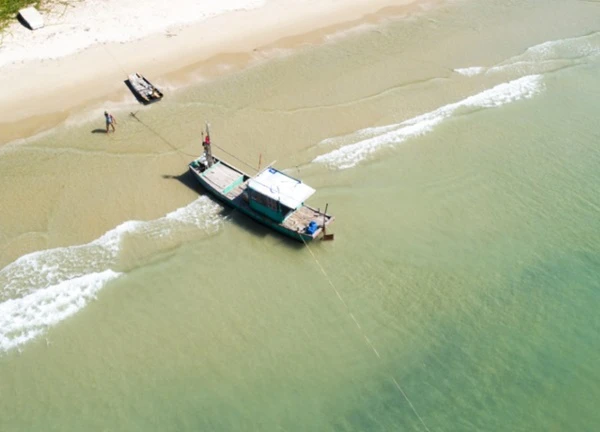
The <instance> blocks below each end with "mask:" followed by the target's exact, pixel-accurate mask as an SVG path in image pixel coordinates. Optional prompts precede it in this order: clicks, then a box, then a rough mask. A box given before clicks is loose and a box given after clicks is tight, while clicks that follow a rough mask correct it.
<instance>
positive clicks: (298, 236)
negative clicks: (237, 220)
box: [189, 166, 333, 243]
mask: <svg viewBox="0 0 600 432" xmlns="http://www.w3.org/2000/svg"><path fill="white" fill-rule="evenodd" d="M189 169H190V171H191V173H192V174H193V175H194V177H195V178H196V180H198V182H199V183H200V184H201V185H202V187H203V188H204V189H206V190H207V191H208V192H209V193H210V194H211V195H212V196H213V197H215V198H216V199H218V200H219V201H220V202H222V203H223V204H225V205H227V206H228V207H231V208H233V209H236V210H239V211H240V212H242V213H243V214H245V215H246V216H248V217H250V218H252V219H253V220H255V221H256V222H258V223H260V224H262V225H264V226H266V227H268V228H271V229H272V230H274V231H276V232H278V233H280V234H282V235H284V236H286V237H288V238H291V239H293V240H296V241H299V242H305V243H308V242H310V241H312V240H314V239H315V238H317V237H319V235H320V234H321V233H322V230H321V229H320V230H319V231H318V232H316V233H315V234H314V235H311V234H308V233H304V232H299V231H294V230H291V229H288V228H286V227H283V226H281V225H280V224H278V223H276V222H274V221H272V220H270V219H268V218H266V217H265V216H263V215H261V214H260V213H257V212H255V211H253V210H252V209H251V208H250V207H249V206H246V205H239V204H238V202H237V201H236V200H231V199H229V198H228V197H227V196H226V195H224V194H222V193H221V192H220V191H218V190H216V189H215V188H214V187H212V185H210V184H209V183H208V182H207V181H206V179H205V178H204V177H203V176H202V174H201V173H199V172H198V171H197V170H196V169H194V168H193V167H192V166H190V167H189ZM331 220H333V218H331Z"/></svg>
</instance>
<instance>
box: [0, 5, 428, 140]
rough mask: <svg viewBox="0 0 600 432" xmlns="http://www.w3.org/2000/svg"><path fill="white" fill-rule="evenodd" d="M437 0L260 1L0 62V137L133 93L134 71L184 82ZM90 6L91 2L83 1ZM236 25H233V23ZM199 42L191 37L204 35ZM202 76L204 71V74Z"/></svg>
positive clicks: (27, 133) (169, 82)
mask: <svg viewBox="0 0 600 432" xmlns="http://www.w3.org/2000/svg"><path fill="white" fill-rule="evenodd" d="M435 3H439V0H429V1H423V0H375V1H373V0H353V1H352V3H351V4H348V2H346V3H345V4H344V5H341V4H340V2H337V1H335V0H328V1H324V2H323V1H322V2H314V1H307V2H305V3H304V4H303V7H300V6H298V5H297V4H296V3H294V2H293V0H269V1H267V3H266V4H265V5H263V6H261V7H259V8H256V9H250V10H235V11H230V12H225V13H222V14H220V15H217V16H212V17H209V18H207V19H205V20H202V21H198V22H195V23H192V24H189V25H186V26H183V27H182V26H179V29H178V30H177V31H173V30H168V31H170V33H169V32H168V33H166V34H165V33H164V32H163V30H162V29H161V30H160V31H161V33H155V34H152V35H150V36H147V37H144V38H141V39H137V40H132V41H129V42H119V43H100V44H97V45H93V46H91V47H89V48H86V49H84V50H82V51H80V52H77V53H75V54H71V55H67V56H64V57H60V58H57V59H41V60H32V61H27V62H24V63H22V64H18V65H17V64H13V65H9V66H5V67H3V68H2V69H1V70H0V84H1V85H2V86H3V87H4V88H5V89H6V90H5V92H4V95H3V96H4V97H3V98H2V100H1V101H0V111H2V112H3V113H6V114H5V115H3V119H2V120H1V121H0V131H2V132H0V145H3V144H7V143H10V142H13V141H16V140H19V139H24V138H27V137H31V136H34V135H36V134H39V133H42V132H44V131H46V130H49V129H51V128H53V127H56V126H58V125H59V124H61V123H62V122H64V121H65V120H67V119H68V118H69V117H70V116H71V115H73V114H75V113H77V112H81V111H82V110H85V109H86V108H89V107H91V106H93V105H100V104H102V103H103V102H118V101H121V100H123V99H124V98H125V97H127V94H128V92H129V91H128V89H127V88H126V87H125V85H124V84H123V81H124V80H125V79H126V77H127V74H128V73H132V72H140V73H143V74H144V75H146V76H147V77H149V78H150V79H151V80H152V81H153V82H154V83H155V84H157V85H158V86H159V87H160V86H163V87H164V86H165V85H166V86H167V87H174V88H181V87H185V86H187V85H190V84H192V83H194V82H197V81H198V80H199V79H211V78H214V77H217V76H219V75H223V74H225V73H232V72H235V71H238V70H241V69H243V68H245V67H248V66H251V65H252V64H255V63H258V62H261V61H265V60H268V59H269V58H273V57H275V56H277V55H280V53H281V52H286V51H289V50H293V49H297V48H299V47H302V46H305V45H311V44H318V43H324V42H326V41H327V38H328V37H330V36H331V35H334V34H336V33H340V32H344V31H348V30H351V29H353V28H357V27H360V26H361V25H367V26H368V25H372V24H377V23H379V22H382V21H383V20H385V19H388V18H390V19H391V18H394V17H402V16H405V15H407V14H410V13H413V12H416V11H418V10H419V9H420V8H425V7H427V6H428V5H430V4H435ZM79 7H85V4H83V5H81V6H79ZM231 29H235V31H231ZM199 40H201V41H202V43H201V44H199V45H196V44H194V43H190V41H199ZM199 76H201V78H199Z"/></svg>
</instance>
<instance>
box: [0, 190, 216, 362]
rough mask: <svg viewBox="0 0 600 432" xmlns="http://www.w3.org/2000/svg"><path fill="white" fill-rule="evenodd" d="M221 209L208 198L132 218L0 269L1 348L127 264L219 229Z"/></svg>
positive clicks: (34, 331) (67, 309) (89, 294)
mask: <svg viewBox="0 0 600 432" xmlns="http://www.w3.org/2000/svg"><path fill="white" fill-rule="evenodd" d="M219 210H220V207H219V206H217V205H216V204H215V203H213V202H212V201H211V200H210V199H209V198H207V197H200V198H198V199H197V200H195V201H193V202H192V203H190V204H188V205H187V206H185V207H182V208H180V209H177V210H175V211H173V212H171V213H169V214H167V215H166V216H163V217H161V218H159V219H155V220H150V221H127V222H124V223H122V224H121V225H119V226H117V227H116V228H114V229H112V230H110V231H108V232H106V233H105V234H104V235H103V236H101V237H100V238H98V239H96V240H94V241H92V242H90V243H87V244H84V245H77V246H68V247H59V248H54V249H48V250H42V251H38V252H33V253H30V254H27V255H24V256H22V257H20V258H18V259H17V260H16V261H14V262H13V263H11V264H9V265H7V266H6V267H4V268H3V269H2V270H0V287H2V288H1V289H0V352H2V351H8V350H10V349H13V348H16V347H18V346H20V345H22V344H24V343H26V342H28V341H30V340H32V339H33V338H35V337H37V336H39V335H40V334H42V333H43V332H44V331H45V329H46V328H47V327H48V326H51V325H55V324H57V323H59V322H61V321H63V320H64V319H66V318H68V317H69V316H71V315H73V314H74V313H76V312H77V311H78V310H80V309H82V308H83V307H84V306H85V305H86V304H87V303H88V302H89V301H90V299H92V298H93V297H95V295H96V293H97V292H98V291H99V290H100V289H102V288H103V287H104V286H106V284H108V283H109V282H110V281H112V280H114V279H116V278H117V277H118V276H119V275H121V274H123V273H124V272H126V271H128V270H130V266H131V264H128V263H130V262H132V261H135V262H138V263H139V262H142V263H143V262H144V260H148V259H149V258H150V257H152V256H153V255H155V254H157V253H160V252H161V251H164V250H166V249H168V248H172V247H174V246H176V245H178V244H181V243H183V242H184V241H185V240H186V239H187V238H189V236H190V231H194V232H198V231H199V232H201V233H204V234H212V233H214V232H216V231H218V229H219V227H220V225H221V221H222V218H220V217H219ZM123 255H126V257H125V258H126V259H124V257H123ZM131 255H133V258H135V260H132V257H131Z"/></svg>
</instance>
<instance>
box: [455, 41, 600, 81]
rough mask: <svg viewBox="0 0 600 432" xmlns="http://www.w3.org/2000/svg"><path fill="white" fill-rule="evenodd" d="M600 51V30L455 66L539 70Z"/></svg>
mask: <svg viewBox="0 0 600 432" xmlns="http://www.w3.org/2000/svg"><path fill="white" fill-rule="evenodd" d="M597 55H600V33H591V34H589V35H585V36H579V37H574V38H567V39H559V40H553V41H547V42H543V43H540V44H537V45H534V46H532V47H529V48H527V49H526V50H525V51H524V52H523V53H522V54H519V55H517V56H514V57H510V58H509V59H507V60H504V61H502V62H500V63H498V64H496V65H494V66H490V67H484V66H471V67H466V68H457V69H454V72H456V73H459V74H461V75H464V76H468V77H471V76H476V75H481V74H492V73H511V72H512V73H519V74H535V73H542V72H547V71H551V70H556V69H560V68H562V67H565V66H569V65H576V64H578V63H580V62H584V61H586V60H587V59H589V58H591V57H595V56H597Z"/></svg>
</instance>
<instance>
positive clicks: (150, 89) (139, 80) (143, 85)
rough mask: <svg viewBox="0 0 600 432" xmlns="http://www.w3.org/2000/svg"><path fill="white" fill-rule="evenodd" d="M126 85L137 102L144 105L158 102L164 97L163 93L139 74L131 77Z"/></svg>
mask: <svg viewBox="0 0 600 432" xmlns="http://www.w3.org/2000/svg"><path fill="white" fill-rule="evenodd" d="M125 83H126V84H127V86H128V87H129V89H130V90H131V91H132V92H133V94H134V95H135V97H136V98H137V100H139V101H140V102H141V103H143V104H144V105H146V104H150V103H153V102H157V101H159V100H161V99H162V97H163V94H162V92H161V91H160V90H159V89H157V88H156V87H154V85H153V84H152V83H151V82H150V81H148V80H147V79H146V78H145V77H144V76H142V75H140V74H139V73H134V74H131V75H129V77H128V78H127V80H126V81H125Z"/></svg>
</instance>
